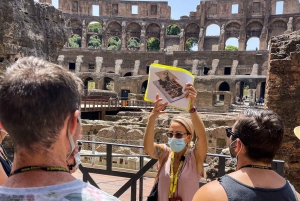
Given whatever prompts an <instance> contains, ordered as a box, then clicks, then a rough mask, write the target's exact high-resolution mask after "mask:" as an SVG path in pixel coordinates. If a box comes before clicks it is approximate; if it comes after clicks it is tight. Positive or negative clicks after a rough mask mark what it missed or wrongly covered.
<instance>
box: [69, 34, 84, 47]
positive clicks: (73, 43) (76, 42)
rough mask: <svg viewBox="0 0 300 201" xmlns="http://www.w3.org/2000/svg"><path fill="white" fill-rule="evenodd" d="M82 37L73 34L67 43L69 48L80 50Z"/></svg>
mask: <svg viewBox="0 0 300 201" xmlns="http://www.w3.org/2000/svg"><path fill="white" fill-rule="evenodd" d="M81 40H82V37H81V36H80V35H78V34H72V35H71V36H70V37H69V38H68V41H67V44H66V46H67V47H68V48H80V47H81Z"/></svg>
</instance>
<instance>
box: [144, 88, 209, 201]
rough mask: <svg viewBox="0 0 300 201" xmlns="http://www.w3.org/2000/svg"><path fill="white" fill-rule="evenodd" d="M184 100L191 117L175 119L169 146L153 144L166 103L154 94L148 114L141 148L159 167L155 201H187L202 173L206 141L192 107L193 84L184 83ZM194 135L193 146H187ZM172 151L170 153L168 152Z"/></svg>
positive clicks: (196, 187) (195, 95)
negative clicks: (158, 118) (162, 164)
mask: <svg viewBox="0 0 300 201" xmlns="http://www.w3.org/2000/svg"><path fill="white" fill-rule="evenodd" d="M184 91H185V98H189V99H190V103H191V108H190V110H189V113H190V118H191V119H189V118H185V117H181V116H177V117H175V118H173V119H172V121H171V124H170V127H169V131H168V132H167V133H166V135H167V137H168V139H169V140H168V145H169V147H168V146H166V145H165V144H157V143H154V127H155V120H156V118H157V117H158V116H159V115H160V114H164V113H166V111H164V108H165V107H166V106H167V103H161V101H162V98H160V97H159V95H158V94H157V95H156V101H155V103H154V108H153V110H152V112H151V113H150V115H149V120H148V124H147V127H146V132H145V135H144V149H145V152H146V153H148V154H149V155H150V156H151V157H152V158H155V159H158V163H159V164H161V163H162V161H163V159H164V158H165V157H168V159H167V161H166V163H165V164H164V166H162V167H161V168H162V169H161V171H160V175H159V183H158V201H169V199H170V200H180V199H181V200H183V201H190V200H192V198H193V195H194V194H195V193H196V191H197V190H198V188H199V180H200V178H201V176H203V174H204V170H203V163H204V159H205V157H206V152H207V140H206V133H205V128H204V124H203V122H202V120H201V118H200V116H199V114H198V113H197V109H196V107H195V106H194V103H195V100H196V97H197V91H196V89H195V87H194V86H193V84H191V83H187V84H186V87H185V89H184ZM194 135H196V138H197V140H196V142H195V146H194V147H193V148H191V147H190V146H189V144H190V142H191V141H192V139H193V137H194ZM170 152H171V153H170Z"/></svg>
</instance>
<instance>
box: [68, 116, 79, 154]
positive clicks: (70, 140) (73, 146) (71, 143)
mask: <svg viewBox="0 0 300 201" xmlns="http://www.w3.org/2000/svg"><path fill="white" fill-rule="evenodd" d="M77 121H78V123H79V125H80V127H81V118H80V116H79V115H78V117H77ZM68 138H69V142H70V145H71V151H70V153H69V154H68V156H67V159H68V158H69V157H70V155H71V154H72V152H73V151H74V149H75V143H74V139H73V137H72V135H71V132H70V127H69V128H68Z"/></svg>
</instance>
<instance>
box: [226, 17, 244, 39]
mask: <svg viewBox="0 0 300 201" xmlns="http://www.w3.org/2000/svg"><path fill="white" fill-rule="evenodd" d="M240 28H241V24H240V23H238V22H235V21H234V22H233V21H232V22H231V23H228V24H227V25H226V27H225V41H226V40H227V39H229V38H238V37H239V36H240Z"/></svg>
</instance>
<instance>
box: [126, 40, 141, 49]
mask: <svg viewBox="0 0 300 201" xmlns="http://www.w3.org/2000/svg"><path fill="white" fill-rule="evenodd" d="M140 45H141V43H140V40H139V39H138V38H130V39H129V40H128V43H127V48H128V49H129V50H138V49H139V48H140Z"/></svg>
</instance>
